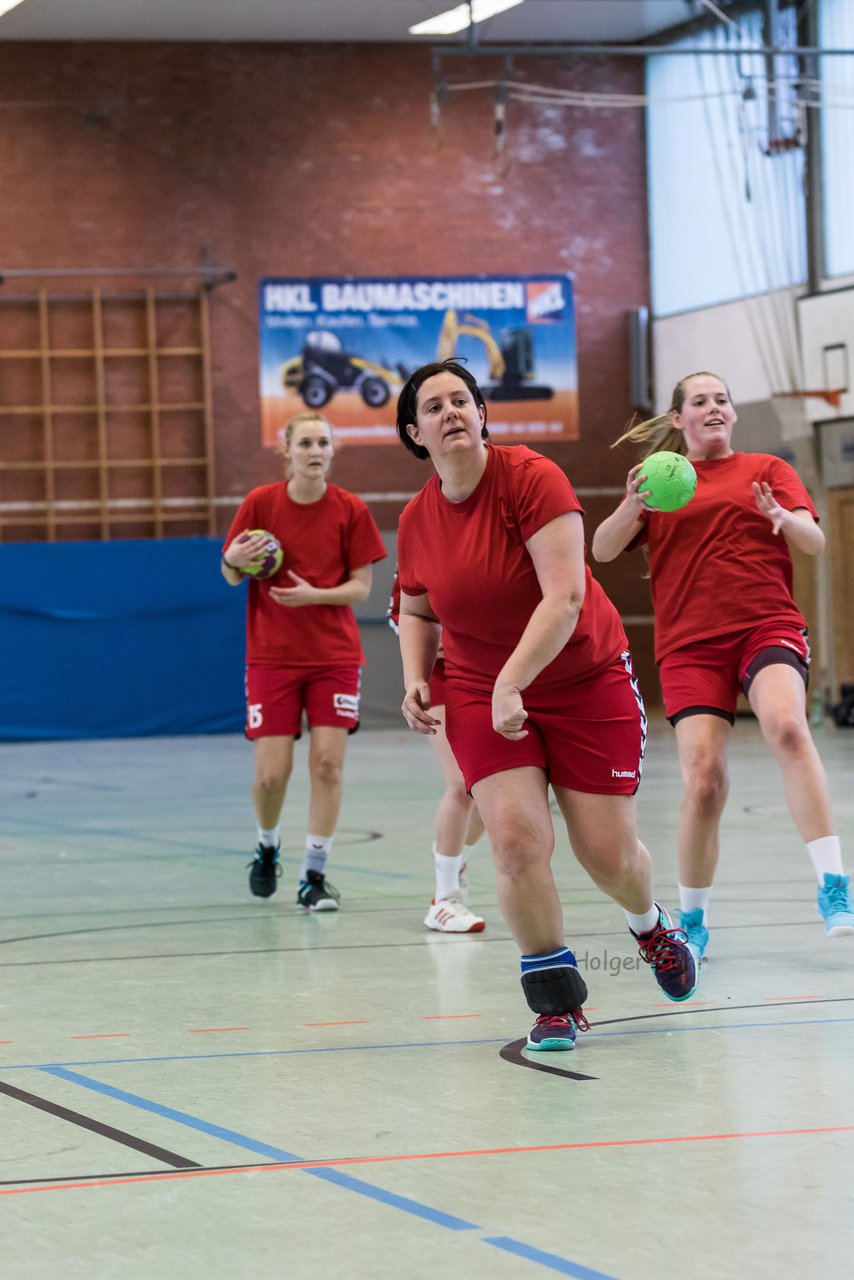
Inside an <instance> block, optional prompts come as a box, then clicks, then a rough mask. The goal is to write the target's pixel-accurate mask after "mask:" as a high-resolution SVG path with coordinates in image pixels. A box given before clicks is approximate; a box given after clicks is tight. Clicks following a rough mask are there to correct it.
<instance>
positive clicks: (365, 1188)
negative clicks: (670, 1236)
mask: <svg viewBox="0 0 854 1280" xmlns="http://www.w3.org/2000/svg"><path fill="white" fill-rule="evenodd" d="M41 1070H42V1071H43V1072H44V1073H45V1074H46V1075H52V1076H56V1077H57V1078H58V1079H60V1080H67V1081H69V1082H70V1083H71V1084H77V1085H80V1086H81V1087H82V1088H84V1089H91V1090H93V1092H95V1093H101V1094H105V1095H106V1096H107V1097H108V1098H115V1099H116V1100H117V1101H119V1102H126V1103H128V1104H129V1105H130V1106H132V1107H139V1108H140V1109H141V1110H143V1111H150V1112H152V1113H153V1114H154V1115H159V1116H162V1117H163V1118H164V1119H166V1120H174V1121H175V1122H176V1123H177V1124H183V1125H186V1126H187V1128H189V1129H196V1130H198V1131H199V1132H200V1133H206V1134H209V1135H210V1136H211V1137H213V1138H221V1139H222V1140H223V1141H224V1142H230V1143H232V1144H233V1145H234V1146H237V1147H242V1148H243V1149H244V1150H246V1151H253V1152H256V1153H257V1154H260V1155H266V1156H268V1157H269V1158H270V1159H271V1160H273V1161H275V1162H276V1163H285V1164H287V1163H299V1162H300V1161H299V1157H298V1156H295V1155H294V1154H293V1153H292V1152H290V1151H284V1150H282V1148H280V1147H273V1146H270V1144H269V1143H266V1142H257V1141H256V1140H255V1139H254V1138H249V1137H247V1136H246V1135H245V1134H242V1133H236V1132H235V1131H234V1130H233V1129H224V1128H223V1127H222V1126H221V1125H216V1124H209V1123H208V1122H207V1121H206V1120H200V1119H199V1118H198V1117H197V1116H191V1115H189V1114H188V1113H187V1112H186V1111H176V1110H175V1109H174V1108H173V1107H165V1106H163V1105H162V1104H161V1103H159V1102H152V1101H151V1100H150V1099H149V1098H143V1097H141V1096H140V1095H139V1094H137V1093H128V1092H127V1091H126V1090H124V1089H116V1088H115V1087H114V1086H113V1085H109V1084H104V1083H102V1082H101V1081H100V1080H93V1079H92V1078H91V1076H83V1075H80V1074H79V1073H78V1072H76V1071H67V1070H66V1069H65V1068H64V1067H42V1068H41ZM300 1172H301V1173H307V1174H310V1175H311V1176H312V1177H315V1178H320V1179H322V1181H324V1182H330V1183H333V1184H334V1185H335V1186H337V1187H341V1189H342V1190H344V1191H352V1192H354V1193H355V1194H356V1195H361V1196H366V1197H367V1198H368V1199H370V1200H376V1201H378V1202H379V1203H380V1204H384V1205H386V1206H388V1208H390V1209H398V1210H400V1211H401V1212H402V1213H409V1214H412V1215H413V1216H414V1217H417V1218H423V1219H426V1220H427V1221H428V1222H432V1223H434V1224H435V1225H436V1226H440V1227H445V1228H447V1229H448V1230H450V1231H482V1230H483V1228H482V1227H478V1226H477V1225H476V1224H475V1223H474V1222H467V1221H466V1219H465V1218H457V1217H454V1215H453V1214H449V1213H443V1212H442V1210H441V1209H433V1208H431V1207H430V1205H426V1204H422V1203H421V1202H420V1201H418V1200H411V1199H410V1198H409V1197H408V1196H399V1195H395V1193H394V1192H393V1191H385V1190H384V1189H383V1188H381V1187H375V1186H373V1185H372V1184H371V1183H370V1182H364V1181H362V1179H361V1178H353V1177H351V1175H350V1174H347V1173H341V1172H340V1170H338V1169H330V1168H322V1167H319V1166H318V1167H316V1168H313V1169H301V1170H300ZM486 1243H488V1244H495V1245H497V1247H498V1248H501V1249H505V1250H507V1251H508V1252H510V1253H515V1254H517V1255H518V1256H519V1257H521V1258H527V1259H528V1260H529V1261H531V1262H539V1263H540V1264H541V1265H542V1266H545V1267H549V1268H550V1270H552V1271H557V1272H559V1273H560V1274H561V1275H568V1276H576V1277H579V1278H580V1280H614V1278H613V1277H612V1276H605V1275H603V1274H602V1273H601V1272H599V1271H589V1270H587V1269H586V1268H584V1267H581V1266H580V1265H579V1264H577V1263H574V1262H570V1261H569V1259H567V1258H561V1257H559V1256H558V1255H557V1254H553V1253H544V1252H543V1251H542V1250H540V1249H534V1248H533V1247H532V1246H531V1245H526V1244H524V1243H523V1242H522V1241H519V1240H513V1239H511V1237H509V1236H496V1237H494V1238H490V1239H489V1240H487V1241H486Z"/></svg>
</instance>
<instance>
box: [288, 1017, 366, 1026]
mask: <svg viewBox="0 0 854 1280" xmlns="http://www.w3.org/2000/svg"><path fill="white" fill-rule="evenodd" d="M367 1024H368V1020H367V1018H351V1019H350V1020H349V1021H347V1022H304V1023H303V1026H304V1027H365V1026H367Z"/></svg>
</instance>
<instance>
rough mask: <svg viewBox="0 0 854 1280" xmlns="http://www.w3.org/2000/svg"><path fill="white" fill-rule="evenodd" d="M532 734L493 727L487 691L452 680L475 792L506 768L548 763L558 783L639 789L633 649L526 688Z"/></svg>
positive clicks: (640, 737)
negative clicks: (597, 667) (583, 675)
mask: <svg viewBox="0 0 854 1280" xmlns="http://www.w3.org/2000/svg"><path fill="white" fill-rule="evenodd" d="M522 701H523V703H524V706H525V710H526V711H527V713H528V719H527V720H526V721H525V728H526V729H527V730H528V736H527V737H526V738H522V739H521V740H520V741H519V742H511V741H510V740H509V739H508V738H504V737H502V736H501V734H500V733H496V732H495V730H494V729H493V727H492V700H491V698H490V697H489V695H488V694H485V693H473V692H471V690H468V689H461V688H460V687H459V686H458V685H455V684H454V683H453V682H452V681H449V682H448V685H447V696H446V708H447V709H446V713H445V715H446V723H447V732H448V741H449V742H450V744H451V749H452V751H453V753H454V755H455V757H456V759H457V763H458V764H459V766H460V769H461V770H462V773H463V777H464V778H465V782H466V788H467V789H468V790H469V791H471V789H472V787H473V786H474V785H475V783H477V782H480V780H481V779H482V778H488V777H490V776H491V775H492V774H494V773H504V772H505V771H506V770H507V769H521V768H524V767H525V766H530V765H533V766H535V767H536V768H539V769H545V771H546V775H547V777H548V780H549V782H550V783H551V784H552V785H553V786H557V787H568V788H569V789H570V790H572V791H586V792H590V793H592V794H593V795H608V796H610V795H617V796H623V795H634V793H635V791H637V789H638V784H639V783H640V776H641V769H642V767H643V753H644V746H645V744H646V712H645V711H644V705H643V699H642V698H641V695H640V690H639V689H638V683H637V680H636V679H635V675H634V672H633V671H632V662H631V658H630V657H629V654H628V652H626V653H623V654H621V655H620V657H619V658H617V659H616V660H615V661H614V662H613V663H611V665H610V666H608V667H605V668H603V669H602V670H601V671H597V672H596V673H595V674H594V675H592V676H590V677H589V679H586V680H580V681H579V682H578V683H577V684H564V685H557V686H555V685H552V686H550V687H548V688H545V689H541V690H536V689H535V690H531V689H526V690H525V692H524V693H523V694H522Z"/></svg>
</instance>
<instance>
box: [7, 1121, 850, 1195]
mask: <svg viewBox="0 0 854 1280" xmlns="http://www.w3.org/2000/svg"><path fill="white" fill-rule="evenodd" d="M829 1133H854V1124H837V1125H830V1126H828V1127H827V1128H817V1129H757V1130H754V1131H750V1130H748V1131H746V1132H744V1133H692V1134H684V1135H681V1136H677V1137H672V1138H612V1139H611V1140H609V1141H607V1142H555V1143H542V1144H539V1145H537V1146H531V1147H482V1148H480V1149H476V1150H473V1151H423V1152H412V1153H409V1154H405V1155H399V1156H345V1157H343V1158H342V1159H340V1160H293V1161H288V1162H287V1163H277V1164H247V1165H234V1166H232V1167H231V1168H229V1169H188V1170H181V1171H180V1172H178V1173H173V1172H171V1171H170V1172H168V1173H167V1172H163V1173H144V1174H140V1175H138V1176H136V1177H132V1178H103V1179H100V1180H98V1181H94V1180H92V1181H87V1182H64V1183H62V1184H59V1185H57V1184H55V1183H54V1184H51V1183H46V1184H43V1185H41V1186H35V1187H32V1186H30V1187H6V1188H0V1196H21V1195H29V1194H30V1193H31V1192H33V1191H85V1190H87V1189H88V1188H89V1187H119V1186H123V1185H125V1184H126V1183H133V1182H158V1181H160V1180H162V1179H163V1178H216V1177H222V1176H223V1175H224V1174H242V1173H275V1172H279V1173H284V1172H286V1171H287V1170H289V1169H340V1168H343V1167H345V1166H346V1165H352V1164H398V1163H401V1162H406V1161H414V1160H456V1159H459V1158H460V1157H461V1156H507V1155H529V1154H531V1153H534V1152H538V1151H593V1150H597V1149H601V1148H605V1147H651V1146H665V1145H667V1144H673V1143H680V1142H730V1141H733V1140H735V1139H743V1138H794V1137H803V1136H809V1135H815V1134H829Z"/></svg>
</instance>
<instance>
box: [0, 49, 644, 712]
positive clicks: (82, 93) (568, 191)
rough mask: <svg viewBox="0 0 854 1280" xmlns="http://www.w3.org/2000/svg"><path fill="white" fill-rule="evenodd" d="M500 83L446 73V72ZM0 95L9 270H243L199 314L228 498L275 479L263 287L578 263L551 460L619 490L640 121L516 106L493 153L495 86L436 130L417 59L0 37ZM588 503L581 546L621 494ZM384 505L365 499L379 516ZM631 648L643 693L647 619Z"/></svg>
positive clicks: (362, 460)
mask: <svg viewBox="0 0 854 1280" xmlns="http://www.w3.org/2000/svg"><path fill="white" fill-rule="evenodd" d="M501 69H502V68H501V64H500V62H498V60H495V61H493V60H488V59H477V60H470V61H468V62H465V61H463V60H462V59H455V60H454V63H453V65H452V66H449V67H448V74H452V75H453V77H454V78H455V79H463V78H468V79H486V78H489V77H491V76H495V75H500V74H501ZM513 74H514V78H516V79H528V80H530V81H532V82H536V83H541V84H544V83H549V84H554V85H555V86H559V87H561V88H573V89H596V90H608V91H613V92H622V93H630V92H641V91H642V77H643V71H642V65H641V63H640V61H639V60H634V59H626V60H623V61H619V60H607V59H581V58H577V59H571V58H567V59H557V58H541V59H533V58H520V59H518V60H517V65H516V68H515V69H514V73H513ZM0 83H2V84H3V86H4V88H3V94H2V97H3V100H4V103H18V104H19V105H17V106H6V107H5V109H4V111H3V113H2V132H0V172H2V174H3V180H2V185H0V245H2V250H0V260H2V261H0V266H5V267H26V268H31V267H42V268H45V267H54V268H55V267H79V268H92V267H134V268H151V267H155V266H161V267H176V266H186V265H190V264H200V263H202V262H203V261H204V262H206V263H208V264H213V265H218V266H221V267H223V268H230V269H232V270H234V271H235V272H236V275H237V278H236V280H235V281H234V282H233V283H231V284H228V285H224V286H221V287H219V288H218V289H217V290H216V291H215V292H214V294H213V298H212V313H211V315H212V348H213V405H214V425H215V463H216V487H217V492H218V494H219V495H220V497H221V498H222V497H234V498H235V499H236V498H239V497H240V496H242V495H243V494H244V493H245V492H246V490H247V489H249V488H250V487H252V486H253V485H255V484H258V483H261V482H263V481H267V480H270V479H273V478H275V477H276V475H277V473H278V469H277V462H276V459H275V458H274V457H273V456H272V455H271V454H270V452H269V451H267V450H264V449H263V448H262V447H261V445H260V426H259V414H258V399H257V301H256V286H257V281H258V278H259V277H261V276H264V275H333V276H335V275H343V274H353V275H363V274H376V275H390V276H393V275H397V274H400V275H411V274H415V273H417V274H427V275H430V274H436V275H445V274H469V273H478V272H485V273H490V272H509V273H515V272H519V273H529V272H530V273H534V272H550V271H554V270H561V271H571V272H573V273H574V276H575V294H576V307H577V324H578V357H579V383H580V387H579V389H580V419H581V439H580V441H578V442H576V443H565V444H554V445H544V446H543V451H544V452H548V453H549V454H550V456H553V457H554V458H555V459H556V460H557V461H558V462H559V463H560V464H561V465H562V466H563V467H564V468H565V469H566V471H567V473H568V474H569V476H570V478H571V480H572V481H573V483H574V484H575V485H576V487H578V488H581V489H587V488H590V487H594V488H595V487H601V486H614V485H621V483H622V480H623V477H624V475H625V471H626V470H627V467H628V459H626V458H618V457H615V455H614V454H613V453H609V449H608V445H609V444H610V442H611V440H612V439H613V438H614V437H615V435H616V434H617V433H618V432H619V430H620V429H621V428H622V426H623V425H624V423H625V422H626V420H627V419H628V417H629V415H630V412H631V407H630V404H629V373H628V335H627V323H626V311H627V309H628V308H630V307H634V306H637V305H640V304H644V303H646V302H647V277H648V257H647V241H646V198H645V174H644V137H643V117H642V114H641V113H640V112H639V111H637V110H625V109H621V110H617V109H615V110H612V111H593V110H588V109H580V108H573V109H570V108H564V107H553V106H552V107H547V106H541V105H538V106H534V105H524V104H515V103H511V104H510V105H509V108H508V125H507V130H508V132H507V145H506V152H505V156H504V159H503V160H500V159H499V158H497V157H496V155H495V152H494V141H493V114H492V98H491V96H490V94H489V93H488V92H471V93H466V94H457V95H453V96H452V99H451V101H450V102H449V103H447V104H446V106H445V107H444V109H443V124H442V129H441V134H440V135H439V136H438V137H437V135H436V134H435V133H434V131H433V129H432V127H431V124H430V116H429V108H428V94H429V91H430V87H431V64H430V54H429V50H428V49H426V48H412V47H409V46H388V45H386V46H362V45H359V46H355V45H353V46H347V45H322V46H321V45H311V46H300V45H271V44H259V45H216V44H206V45H190V44H183V45H182V44H176V45H152V44H132V45H114V44H90V45H80V44H60V43H56V44H19V43H15V44H6V45H3V44H0ZM72 283H73V282H72ZM101 283H102V284H105V285H106V282H103V281H102V282H101ZM122 283H124V284H129V283H132V281H126V282H122ZM15 287H16V288H17V282H16V285H15ZM4 288H5V289H6V290H7V291H8V290H9V288H10V283H8V282H7V284H6V285H5V286H4ZM425 465H426V464H425ZM426 474H427V473H426V471H425V469H424V466H421V465H419V464H418V463H417V462H416V461H415V460H414V459H412V458H410V457H409V455H406V454H404V452H403V450H398V449H394V448H378V447H370V448H367V447H366V448H359V447H352V448H348V449H346V450H344V451H343V452H342V453H341V454H340V455H339V457H338V459H337V462H336V470H335V479H336V480H337V482H338V483H340V484H343V485H344V486H345V487H347V488H350V489H353V490H356V491H370V492H383V491H386V490H396V491H401V490H410V489H414V488H417V487H418V486H419V485H420V484H421V483H422V482H423V480H424V478H425V477H426ZM584 502H585V506H586V508H587V511H588V526H589V530H590V531H591V532H592V527H593V525H594V523H595V522H596V521H597V520H598V519H600V518H601V517H602V516H603V515H604V514H606V513H607V512H608V511H609V510H610V509H611V508H612V506H613V504H614V502H615V499H614V498H613V497H595V496H589V497H588V496H585V499H584ZM398 509H399V508H398V506H397V504H394V503H389V502H386V503H379V504H377V505H376V508H375V515H376V518H377V520H378V523H379V524H380V526H381V527H385V528H392V527H394V524H395V522H396V517H397V513H398ZM230 514H231V508H229V507H223V508H222V510H221V518H222V525H223V526H225V525H226V524H227V521H228V519H229V517H230ZM642 571H643V570H642V561H641V560H640V558H639V557H638V556H632V557H627V558H624V560H623V561H620V562H618V563H617V564H615V565H612V566H607V567H606V569H605V570H603V571H602V572H601V575H600V576H601V578H602V580H603V582H605V585H606V588H607V589H608V590H609V591H610V592H611V594H612V596H613V598H614V600H615V603H616V604H617V605H618V607H619V608H620V609H621V611H622V612H624V613H629V614H638V613H645V612H648V596H647V591H646V586H645V584H644V583H643V581H642V578H641V574H642ZM596 572H597V574H599V573H600V571H599V570H597V571H596ZM631 640H632V646H633V650H634V652H635V657H636V666H637V667H638V669H639V672H640V674H641V677H642V682H643V686H644V688H645V689H646V691H647V697H648V699H649V700H650V701H654V699H655V698H656V697H657V686H656V682H655V679H654V676H653V675H652V673H651V657H650V654H651V628H649V627H648V626H641V627H637V628H632V629H631Z"/></svg>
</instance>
